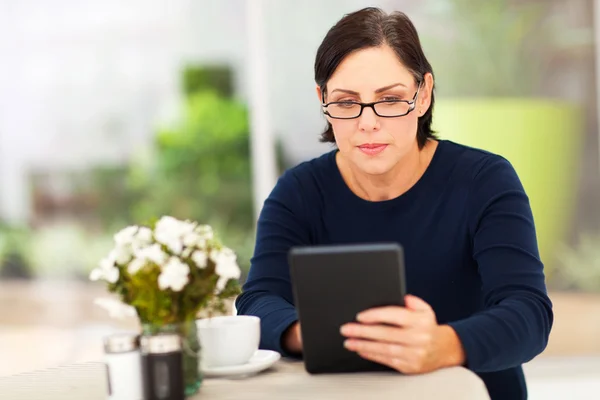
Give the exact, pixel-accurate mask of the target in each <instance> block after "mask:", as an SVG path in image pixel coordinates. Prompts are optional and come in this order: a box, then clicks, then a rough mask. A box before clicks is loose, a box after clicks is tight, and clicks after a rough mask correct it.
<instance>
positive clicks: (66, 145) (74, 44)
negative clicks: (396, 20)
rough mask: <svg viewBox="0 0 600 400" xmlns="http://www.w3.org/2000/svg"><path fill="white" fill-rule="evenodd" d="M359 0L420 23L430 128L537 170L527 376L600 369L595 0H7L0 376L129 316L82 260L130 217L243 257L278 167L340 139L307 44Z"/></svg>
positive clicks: (89, 354) (573, 379)
mask: <svg viewBox="0 0 600 400" xmlns="http://www.w3.org/2000/svg"><path fill="white" fill-rule="evenodd" d="M366 6H378V7H381V8H383V9H385V10H387V11H392V10H400V11H403V12H405V13H407V14H408V15H409V17H411V19H412V20H413V22H414V23H415V25H416V26H417V29H418V30H419V33H420V35H421V40H422V44H423V46H424V49H425V52H426V55H427V57H428V58H429V60H430V62H431V63H432V66H433V69H434V72H435V74H436V85H437V96H438V97H437V103H436V109H435V111H434V124H435V129H436V130H437V131H438V133H439V135H440V137H442V138H444V139H451V140H454V141H457V142H461V143H465V144H467V145H471V146H475V147H480V148H485V149H488V150H491V151H494V152H497V153H500V154H502V155H504V156H505V157H507V158H508V159H509V160H510V161H511V162H512V163H513V164H514V166H515V167H516V168H517V171H518V173H519V175H520V177H521V179H522V180H523V183H524V185H525V188H526V190H527V191H528V194H529V196H530V199H531V203H532V207H533V212H534V216H535V218H536V224H537V229H538V239H539V243H540V250H541V253H542V258H543V261H544V263H545V265H546V273H547V278H548V287H549V290H550V292H551V293H550V295H551V298H552V300H553V301H554V305H555V313H556V322H555V326H554V330H553V332H552V336H551V340H550V344H549V346H548V348H547V350H546V351H545V352H544V354H542V356H540V357H539V358H538V359H537V360H535V361H534V362H533V363H531V366H528V369H527V371H528V374H529V378H530V380H531V382H532V383H531V384H530V385H531V387H532V390H533V395H532V398H535V397H533V396H536V395H537V396H540V397H538V398H550V397H544V396H545V395H546V394H547V395H548V396H549V395H550V394H554V395H556V394H557V393H558V392H557V390H559V389H557V388H558V386H557V385H559V386H560V385H562V384H563V383H564V382H567V383H568V385H575V386H576V387H577V388H579V389H582V388H583V389H585V388H589V387H591V386H590V385H596V386H594V388H596V389H597V388H600V382H599V381H598V379H600V378H598V377H600V339H599V338H600V162H599V159H600V140H599V137H600V127H599V119H598V107H599V104H600V103H599V101H598V98H599V94H600V86H599V82H600V81H599V73H600V69H599V66H600V62H599V61H600V48H599V47H598V44H599V41H598V39H599V38H600V2H598V1H594V0H568V1H567V0H486V1H485V2H483V1H479V0H423V1H419V2H416V1H408V0H393V1H392V0H388V1H383V0H381V1H363V0H343V1H342V0H328V1H327V2H323V1H318V0H304V1H302V2H295V1H294V2H293V1H291V0H251V1H244V0H220V1H219V0H170V1H166V0H144V1H141V0H129V1H117V0H105V1H102V2H97V1H90V0H51V1H48V0H0V376H3V375H4V376H6V375H11V374H16V373H21V372H25V371H30V370H33V369H39V368H47V367H51V366H56V365H60V364H65V363H72V362H80V361H86V360H91V359H96V358H98V357H99V356H100V355H101V347H100V338H101V337H102V336H103V335H105V334H107V333H109V332H112V331H113V330H115V329H125V328H129V327H131V326H132V324H134V322H133V321H115V320H112V319H110V318H109V317H108V316H107V315H106V313H105V312H104V311H103V310H101V309H98V308H97V307H96V306H94V305H93V304H92V302H93V299H94V298H96V297H106V291H105V290H104V288H103V287H102V286H99V285H96V284H92V283H90V282H89V280H88V275H89V271H90V270H91V269H92V268H94V267H95V266H96V265H97V263H98V261H99V260H100V259H101V258H102V257H104V256H105V255H106V253H107V252H108V251H109V250H110V248H111V245H112V236H113V234H114V232H115V231H116V230H118V229H120V228H122V227H124V226H126V225H127V224H131V223H144V222H146V221H148V220H150V219H152V218H153V217H157V216H161V215H164V214H170V215H173V216H176V217H179V218H190V219H194V220H198V221H202V222H205V223H209V224H212V225H213V226H214V227H215V229H216V230H217V232H218V234H219V236H221V238H222V239H223V241H224V242H225V243H226V244H227V245H228V246H230V247H232V248H234V249H235V250H236V251H237V253H238V255H239V260H240V264H241V267H242V269H243V270H244V276H245V273H246V272H247V269H248V266H249V259H250V256H251V254H252V250H253V243H254V222H255V220H256V215H257V212H258V211H259V210H260V207H261V206H262V201H263V200H264V198H265V197H266V196H267V195H268V193H269V191H270V190H271V188H272V186H273V185H274V183H275V180H276V178H277V177H278V176H279V175H280V174H281V172H282V171H284V170H285V169H286V168H289V167H291V166H293V165H295V164H297V163H298V162H300V161H303V160H306V159H309V158H312V157H314V156H317V155H320V154H322V153H323V152H325V151H329V150H330V147H329V145H324V144H320V143H319V141H318V136H319V133H320V132H321V130H322V128H323V127H324V126H325V121H324V119H323V117H322V115H321V113H320V107H319V102H318V99H317V98H316V95H315V89H314V88H315V83H314V80H313V75H312V74H313V69H312V68H313V62H314V57H315V53H316V49H317V47H318V45H319V44H320V41H321V40H322V38H323V37H324V35H325V33H326V32H327V30H328V29H329V28H330V27H331V25H333V24H334V23H335V22H336V21H337V20H338V19H340V18H341V17H342V16H343V15H344V14H345V13H348V12H352V11H355V10H357V9H359V8H362V7H366ZM244 276H242V279H244ZM559 369H560V370H561V371H563V372H561V373H560V374H558V372H557V371H558V370H559ZM564 371H569V372H568V373H564ZM561 379H562V380H565V379H567V380H566V381H564V382H563V381H561ZM567 383H565V385H566V384H567ZM565 387H566V386H565ZM570 390H571V392H570V393H571V394H573V390H578V389H573V387H572V388H571V389H570Z"/></svg>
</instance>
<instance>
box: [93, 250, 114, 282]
mask: <svg viewBox="0 0 600 400" xmlns="http://www.w3.org/2000/svg"><path fill="white" fill-rule="evenodd" d="M99 279H104V280H105V281H107V282H110V283H115V282H116V281H118V280H119V268H117V267H116V266H115V260H114V258H112V256H111V255H109V256H108V257H107V258H104V259H103V260H102V261H100V265H99V266H98V268H95V269H93V270H92V272H91V273H90V280H92V281H97V280H99Z"/></svg>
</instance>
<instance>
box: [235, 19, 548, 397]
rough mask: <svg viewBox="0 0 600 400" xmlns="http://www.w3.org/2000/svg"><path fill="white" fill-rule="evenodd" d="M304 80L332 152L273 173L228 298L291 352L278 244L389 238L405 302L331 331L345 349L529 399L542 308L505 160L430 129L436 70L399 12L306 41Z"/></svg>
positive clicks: (518, 196)
mask: <svg viewBox="0 0 600 400" xmlns="http://www.w3.org/2000/svg"><path fill="white" fill-rule="evenodd" d="M474 68H476V66H474ZM465 73H468V71H465ZM315 80H316V83H317V96H318V99H319V101H320V102H321V103H322V108H323V112H324V114H325V116H326V118H327V121H328V127H327V130H326V131H325V132H324V133H323V135H322V140H323V141H325V142H332V143H335V145H336V147H337V148H336V149H335V150H333V151H331V152H329V153H326V154H324V155H322V156H320V157H318V158H315V159H313V160H311V161H309V162H305V163H302V164H300V165H298V166H296V167H295V168H292V169H290V170H288V171H286V172H285V173H284V174H283V175H282V176H281V177H280V179H279V181H278V182H277V185H276V186H275V188H274V189H273V191H272V193H271V194H270V196H269V198H268V199H267V200H266V202H265V204H264V207H263V210H262V212H261V215H260V218H259V221H258V231H257V241H256V248H255V254H254V257H253V259H252V266H251V269H250V273H249V276H248V280H247V282H246V284H245V285H244V290H243V293H242V295H241V296H240V297H239V298H238V300H237V302H236V306H237V309H238V312H239V313H240V314H251V315H257V316H259V317H260V318H261V319H262V339H261V347H262V348H267V349H273V350H276V351H279V352H281V353H283V354H284V355H288V356H300V355H301V353H302V342H301V336H300V329H301V327H300V325H299V322H298V321H297V315H296V311H295V309H294V305H293V296H292V290H291V285H290V275H289V271H288V264H287V254H288V250H289V249H290V247H292V246H298V245H315V244H337V243H365V242H389V241H396V242H398V243H401V244H402V246H403V247H404V251H405V258H406V274H407V288H408V290H409V291H410V292H411V295H410V296H407V298H406V299H405V304H406V307H384V308H379V309H372V310H367V311H365V312H364V313H362V314H361V315H360V318H359V323H356V324H349V325H347V326H343V327H341V332H342V334H343V335H345V336H346V337H347V341H346V346H347V348H348V349H350V350H351V351H355V352H357V353H358V354H360V355H361V356H362V357H365V358H367V359H369V360H373V361H376V362H379V363H382V364H385V365H388V366H391V367H392V368H394V369H396V370H398V371H400V372H402V373H408V374H419V373H425V372H429V371H434V370H436V369H440V368H444V367H449V366H455V365H464V366H466V367H468V368H470V369H471V370H473V371H475V372H476V373H477V374H479V376H480V377H481V378H482V379H483V381H484V382H485V384H486V386H487V388H488V391H489V392H490V394H491V397H492V398H493V399H512V400H514V399H520V398H526V397H527V389H526V383H525V379H524V375H523V370H522V368H521V365H522V364H523V363H524V362H527V361H529V360H531V359H532V358H534V357H535V356H536V355H538V354H539V353H541V352H542V351H543V350H544V348H545V347H546V343H547V340H548V335H549V333H550V329H551V326H552V322H553V313H552V304H551V302H550V299H549V298H548V296H547V293H546V287H545V278H544V272H543V265H542V262H541V261H540V257H539V254H538V248H537V242H536V232H535V227H534V222H533V217H532V213H531V209H530V205H529V202H528V198H527V195H526V194H525V192H524V190H523V187H522V185H521V183H520V181H519V178H518V177H517V175H516V173H515V171H514V169H513V168H512V166H511V164H510V163H509V162H508V161H506V160H505V159H503V158H502V157H500V156H497V155H494V154H491V153H489V152H485V151H481V150H477V149H473V148H469V147H466V146H462V145H459V144H455V143H453V142H450V141H444V140H438V139H436V137H435V135H434V133H433V132H432V130H431V121H432V112H433V105H434V93H433V88H434V78H433V71H432V68H431V65H430V64H429V62H428V61H427V59H426V58H425V55H424V54H423V50H422V48H421V45H420V42H419V38H418V35H417V32H416V30H415V28H414V26H413V24H412V23H411V22H410V20H409V19H408V18H407V17H406V15H404V14H402V13H393V14H391V15H387V14H385V13H384V12H382V11H381V10H379V9H375V8H367V9H363V10H360V11H358V12H355V13H352V14H349V15H347V16H345V17H344V18H342V19H341V20H340V21H339V22H338V23H337V24H336V25H335V26H333V27H332V28H331V30H330V31H329V32H328V34H327V35H326V37H325V39H324V40H323V43H322V44H321V46H320V47H319V49H318V52H317V56H316V62H315ZM481 134H482V135H485V132H481Z"/></svg>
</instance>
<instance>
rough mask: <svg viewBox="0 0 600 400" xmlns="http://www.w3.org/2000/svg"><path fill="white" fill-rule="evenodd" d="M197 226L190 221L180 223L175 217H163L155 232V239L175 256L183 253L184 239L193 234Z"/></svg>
mask: <svg viewBox="0 0 600 400" xmlns="http://www.w3.org/2000/svg"><path fill="white" fill-rule="evenodd" d="M195 228H196V225H195V224H194V223H192V222H188V221H179V220H178V219H175V218H173V217H169V216H165V217H162V218H161V219H160V220H159V221H158V222H157V223H156V228H155V230H154V237H155V238H156V240H157V241H158V242H159V243H162V244H164V245H165V246H167V247H168V248H169V250H171V251H172V252H173V253H175V254H181V252H182V251H183V238H184V236H186V235H187V234H189V233H193V232H194V229H195Z"/></svg>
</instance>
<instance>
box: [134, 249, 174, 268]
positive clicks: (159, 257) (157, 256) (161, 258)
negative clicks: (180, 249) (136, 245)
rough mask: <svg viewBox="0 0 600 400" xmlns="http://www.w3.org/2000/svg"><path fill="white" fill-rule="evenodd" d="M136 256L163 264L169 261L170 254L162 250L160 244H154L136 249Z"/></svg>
mask: <svg viewBox="0 0 600 400" xmlns="http://www.w3.org/2000/svg"><path fill="white" fill-rule="evenodd" d="M135 257H136V258H142V259H144V260H148V261H152V262H153V263H154V264H156V265H163V264H164V263H165V262H166V261H167V257H168V255H167V253H165V252H164V251H163V250H162V248H161V247H160V245H159V244H153V245H151V246H148V247H144V248H142V249H140V250H138V251H136V252H135Z"/></svg>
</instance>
